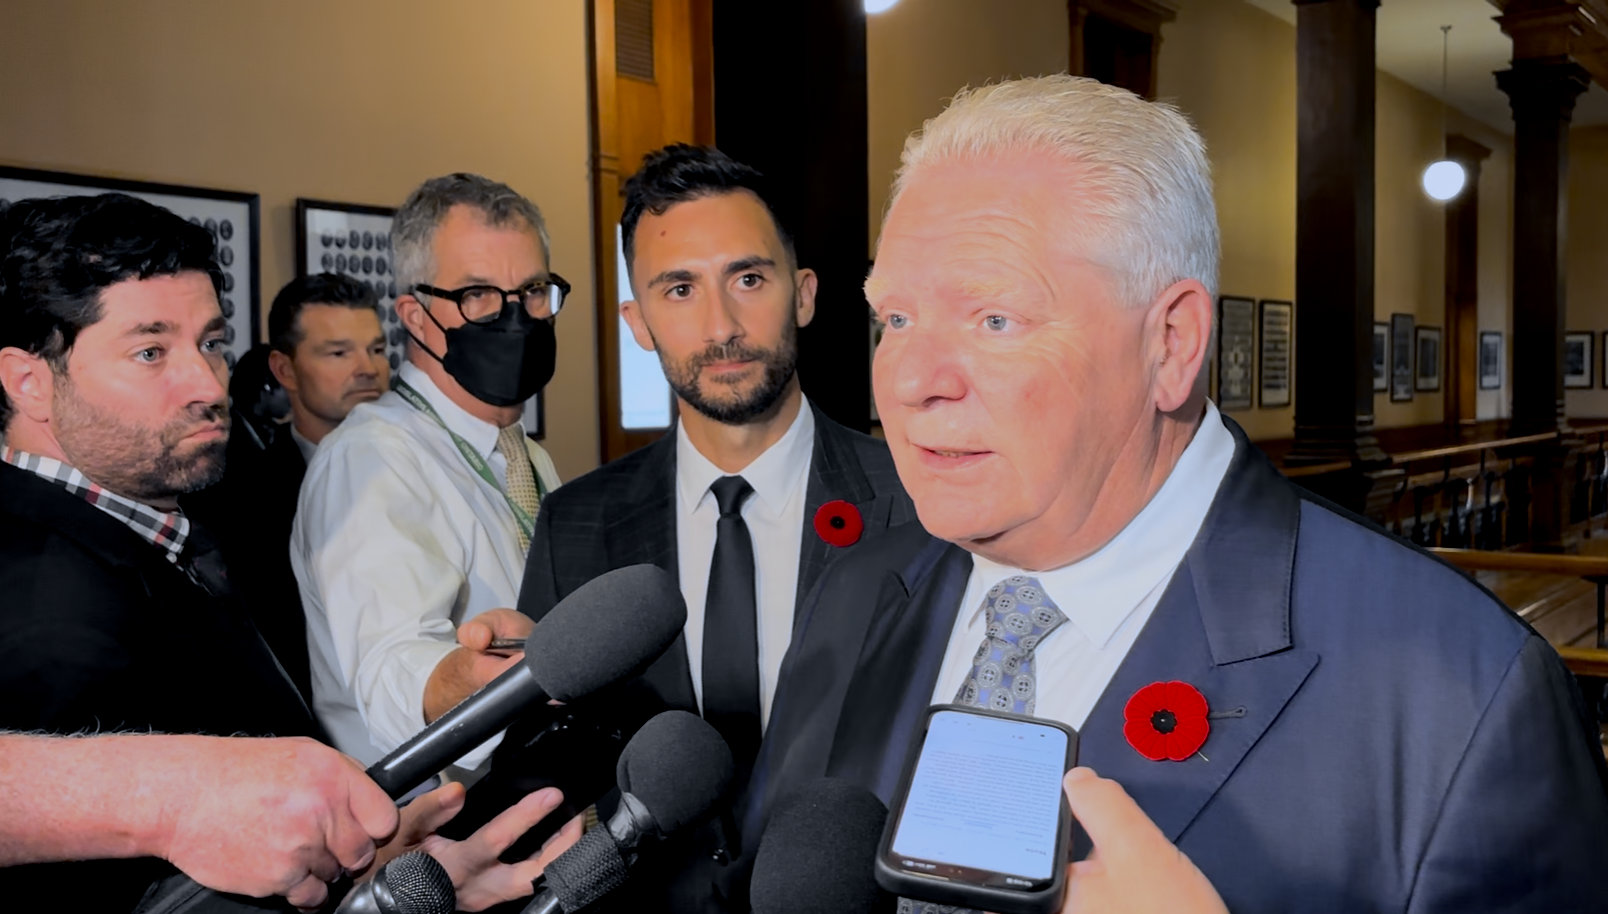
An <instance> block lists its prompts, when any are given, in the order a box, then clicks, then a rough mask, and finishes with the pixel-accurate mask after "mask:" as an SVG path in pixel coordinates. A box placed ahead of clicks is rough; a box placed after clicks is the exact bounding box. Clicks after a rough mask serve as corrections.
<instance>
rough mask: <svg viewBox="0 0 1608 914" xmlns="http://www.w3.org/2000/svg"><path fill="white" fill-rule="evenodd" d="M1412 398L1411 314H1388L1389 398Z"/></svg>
mask: <svg viewBox="0 0 1608 914" xmlns="http://www.w3.org/2000/svg"><path fill="white" fill-rule="evenodd" d="M1412 398H1413V316H1412V315H1411V314H1392V315H1391V316H1390V400H1391V402H1393V403H1402V402H1406V401H1407V400H1411V399H1412Z"/></svg>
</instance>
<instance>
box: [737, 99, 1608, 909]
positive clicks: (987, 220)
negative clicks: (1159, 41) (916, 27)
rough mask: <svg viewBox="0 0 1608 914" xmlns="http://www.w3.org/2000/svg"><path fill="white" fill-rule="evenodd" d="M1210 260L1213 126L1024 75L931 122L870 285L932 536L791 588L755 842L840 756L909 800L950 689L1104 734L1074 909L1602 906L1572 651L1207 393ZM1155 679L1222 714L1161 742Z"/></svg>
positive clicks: (914, 536) (1594, 749)
mask: <svg viewBox="0 0 1608 914" xmlns="http://www.w3.org/2000/svg"><path fill="white" fill-rule="evenodd" d="M1217 266H1218V230H1217V223H1216V217H1215V210H1214V203H1213V198H1212V191H1211V181H1210V177H1209V169H1208V166H1207V160H1206V152H1205V147H1204V143H1203V142H1202V140H1201V138H1200V136H1199V135H1198V134H1197V133H1196V132H1195V130H1194V129H1193V128H1192V127H1191V126H1190V124H1189V123H1188V121H1187V120H1186V119H1185V118H1184V117H1183V116H1181V115H1180V114H1179V113H1178V112H1177V111H1175V110H1174V109H1172V108H1170V107H1167V106H1163V105H1154V104H1150V103H1147V102H1144V101H1142V100H1141V99H1139V98H1138V97H1136V96H1134V95H1132V94H1131V93H1128V92H1126V91H1124V90H1121V89H1116V88H1113V87H1110V86H1104V85H1101V84H1099V83H1095V82H1093V81H1091V80H1084V79H1077V78H1073V77H1068V76H1052V77H1043V78H1038V79H1027V80H1020V81H1015V82H1008V83H1002V84H999V85H994V86H989V87H986V88H983V89H978V90H972V91H966V92H962V93H961V94H959V95H958V96H956V98H955V99H954V101H953V102H952V103H951V104H950V106H949V107H948V109H947V110H946V111H945V112H944V113H943V114H941V115H940V116H938V117H937V118H935V119H933V120H932V121H929V122H928V123H927V125H926V127H925V128H924V130H923V132H922V133H921V134H920V135H919V136H917V137H916V138H914V139H912V140H911V141H910V142H909V144H908V145H907V146H906V149H905V153H904V164H903V167H902V169H901V172H900V174H899V177H898V180H897V182H896V185H895V188H894V197H893V203H892V205H891V207H890V209H889V212H888V216H887V219H886V222H885V224H884V227H883V231H882V235H881V240H880V243H879V247H878V252H877V259H876V265H875V268H874V269H873V270H872V273H871V276H870V278H869V279H868V280H867V282H866V293H867V297H868V298H869V300H870V301H871V304H872V306H873V308H874V309H875V311H876V315H877V318H878V320H880V321H881V322H882V324H883V325H884V326H885V328H886V331H885V334H884V336H883V339H882V343H881V345H880V346H879V348H878V350H877V353H876V360H875V366H874V369H873V386H874V388H875V394H876V401H877V408H878V412H879V414H880V415H881V418H882V423H883V428H884V429H885V430H886V432H887V437H888V443H889V446H890V448H891V449H892V452H893V457H894V462H895V464H896V465H897V467H898V470H899V476H900V479H901V480H902V481H903V482H904V484H905V487H906V489H907V490H908V491H909V492H910V495H911V497H912V499H913V500H914V501H915V504H916V510H917V513H918V515H919V517H920V520H921V524H922V526H924V527H925V530H922V529H920V528H917V527H910V528H907V529H905V530H895V531H890V532H889V533H888V534H887V535H886V536H884V537H883V538H881V539H880V540H878V541H877V542H876V543H874V544H872V545H871V546H870V547H869V548H867V549H865V550H862V551H860V552H859V553H857V554H855V555H852V556H848V557H846V559H845V560H844V561H843V562H840V563H838V564H837V565H835V566H834V567H833V568H831V569H829V570H828V572H827V573H826V574H825V575H824V576H823V578H822V580H821V582H820V583H819V585H818V586H817V589H816V591H815V593H814V595H813V596H812V598H811V600H810V601H809V603H808V604H807V605H805V606H804V607H802V608H801V610H800V619H799V623H798V626H799V627H798V629H797V630H796V631H795V634H794V639H793V646H792V648H791V650H790V651H789V653H788V657H787V659H786V660H785V661H784V663H783V669H782V673H781V685H780V686H779V688H778V693H777V697H776V704H775V707H774V710H773V713H772V716H771V720H770V729H769V730H768V731H767V733H766V742H765V747H764V749H763V750H762V753H761V756H760V759H759V762H758V766H757V768H756V772H755V775H754V778H753V780H752V782H751V789H750V796H749V799H748V801H747V805H746V810H745V815H744V839H745V842H744V843H745V845H749V844H751V843H752V841H753V839H754V838H757V836H758V835H759V834H760V833H761V832H762V828H763V825H764V823H765V821H766V819H767V816H768V814H769V812H770V810H772V809H774V808H775V803H776V799H777V797H778V796H779V795H780V794H782V793H783V792H785V791H786V790H788V789H790V788H792V787H795V786H797V785H799V784H800V783H803V782H807V781H809V780H811V779H813V778H817V777H820V776H822V775H831V776H837V777H842V778H848V779H851V780H853V781H855V782H857V783H859V784H861V785H863V786H865V787H867V788H869V789H871V790H872V791H873V792H875V793H876V794H877V795H878V796H879V797H881V798H882V799H883V800H884V801H885V802H886V801H889V800H890V799H891V798H892V795H893V792H894V790H895V789H896V787H897V781H898V778H899V775H900V767H901V763H902V762H903V760H904V754H905V751H906V748H907V746H908V745H909V743H910V740H911V738H912V735H913V733H914V732H915V731H916V730H917V729H918V727H919V725H920V722H921V720H922V716H923V713H924V712H925V710H926V708H927V706H928V705H929V704H932V703H942V702H955V701H958V702H961V703H976V704H982V705H985V706H989V707H995V708H1000V707H1002V706H1009V707H1010V709H1012V710H1018V711H1021V712H1025V713H1028V714H1034V715H1037V716H1040V717H1045V718H1051V719H1054V720H1057V721H1061V722H1063V723H1066V724H1070V725H1071V726H1073V727H1076V728H1077V729H1078V730H1079V731H1080V742H1079V763H1080V764H1081V765H1083V766H1086V767H1083V768H1079V769H1076V770H1075V771H1074V772H1072V773H1071V774H1069V775H1068V777H1067V779H1066V781H1065V787H1066V792H1067V796H1068V799H1069V801H1070V803H1071V807H1072V811H1073V814H1074V815H1075V816H1076V817H1077V819H1078V821H1079V823H1080V825H1081V826H1082V827H1083V828H1084V829H1085V830H1086V832H1087V835H1088V837H1089V839H1090V840H1091V841H1092V844H1093V849H1094V854H1095V857H1094V859H1093V860H1082V861H1080V862H1078V863H1075V864H1073V865H1072V871H1071V874H1070V881H1069V883H1068V886H1069V888H1068V895H1067V900H1066V908H1065V910H1067V911H1097V910H1104V911H1110V910H1121V911H1158V912H1160V911H1167V912H1196V911H1223V910H1225V904H1226V909H1227V910H1233V911H1235V912H1236V914H1250V912H1261V911H1267V912H1287V911H1302V912H1317V911H1336V912H1341V911H1345V912H1354V911H1407V912H1431V911H1434V912H1441V911H1457V912H1474V911H1586V910H1604V909H1605V906H1608V896H1605V894H1604V893H1603V891H1602V883H1601V880H1602V874H1603V873H1605V872H1608V792H1605V788H1604V769H1603V757H1602V753H1601V748H1600V746H1598V745H1597V739H1596V738H1595V736H1594V735H1593V734H1592V733H1591V731H1590V728H1589V727H1588V725H1587V722H1586V720H1585V717H1584V714H1583V709H1582V707H1581V703H1580V701H1579V698H1578V694H1577V693H1576V690H1575V688H1574V684H1573V683H1572V682H1571V680H1570V678H1569V676H1568V673H1567V672H1566V671H1565V670H1564V668H1563V666H1562V664H1561V663H1560V662H1559V660H1558V657H1557V656H1556V654H1555V653H1554V652H1553V651H1552V649H1551V648H1550V647H1548V646H1547V644H1546V643H1545V642H1544V641H1543V640H1542V639H1541V638H1540V637H1539V636H1537V635H1536V633H1535V632H1534V631H1533V630H1531V629H1530V628H1529V627H1528V626H1526V625H1525V624H1524V622H1523V621H1521V620H1520V619H1518V618H1517V617H1516V616H1514V615H1513V614H1512V613H1511V612H1509V611H1508V610H1507V609H1506V608H1504V607H1503V606H1502V605H1501V604H1500V603H1498V602H1497V601H1496V599H1494V598H1493V597H1492V596H1491V595H1490V594H1489V593H1487V592H1486V591H1484V590H1482V589H1481V588H1480V587H1479V586H1478V585H1476V584H1474V583H1473V582H1471V581H1469V580H1468V579H1467V578H1465V577H1463V576H1462V575H1460V574H1459V573H1457V572H1456V571H1454V570H1452V569H1450V568H1448V567H1446V566H1444V565H1442V564H1440V563H1438V562H1436V561H1435V560H1433V559H1431V558H1429V557H1428V556H1426V555H1424V554H1423V553H1421V552H1418V551H1416V550H1414V549H1413V548H1412V547H1410V546H1408V545H1406V544H1404V543H1402V542H1399V541H1397V540H1395V539H1392V538H1390V537H1388V536H1386V535H1384V534H1382V533H1381V532H1380V531H1378V530H1377V529H1376V528H1374V527H1372V526H1371V525H1368V524H1367V523H1366V522H1363V521H1361V520H1360V519H1358V518H1355V517H1352V516H1349V515H1347V514H1345V513H1343V512H1342V511H1340V510H1338V509H1336V508H1335V507H1333V506H1331V505H1327V504H1325V503H1322V502H1319V501H1317V500H1315V499H1314V498H1312V497H1311V496H1310V495H1308V494H1307V493H1305V492H1303V491H1301V490H1300V489H1297V488H1296V487H1295V486H1294V485H1292V484H1291V483H1289V482H1288V481H1286V480H1285V479H1284V478H1283V477H1282V476H1280V475H1279V474H1278V473H1277V472H1276V471H1275V470H1274V469H1273V468H1272V467H1271V466H1269V464H1268V463H1267V461H1266V460H1265V459H1264V458H1263V457H1262V456H1261V454H1260V453H1258V452H1257V450H1256V448H1255V447H1253V446H1252V445H1251V444H1250V443H1249V442H1248V441H1247V440H1246V438H1245V435H1244V433H1243V432H1242V431H1241V430H1240V428H1239V426H1238V425H1236V424H1235V423H1234V422H1232V421H1231V420H1229V419H1227V418H1226V417H1224V416H1223V415H1222V414H1220V413H1219V412H1218V411H1217V408H1216V407H1215V406H1214V405H1212V403H1211V402H1210V401H1209V400H1208V399H1207V397H1206V378H1207V371H1206V362H1207V353H1208V350H1209V343H1210V340H1211V337H1212V314H1213V299H1214V296H1215V294H1216V280H1217ZM996 658H1000V659H996ZM1005 659H1008V660H1009V662H1005ZM1157 682H1183V683H1187V684H1188V685H1189V686H1190V687H1192V688H1193V689H1194V690H1197V691H1198V692H1199V693H1200V695H1201V696H1202V697H1203V698H1204V700H1205V705H1206V707H1207V708H1209V709H1210V710H1211V711H1213V712H1217V713H1218V715H1219V716H1217V717H1215V718H1212V719H1208V720H1195V721H1194V723H1193V724H1191V725H1190V726H1191V727H1192V728H1193V729H1194V730H1195V731H1196V735H1197V737H1199V736H1203V737H1204V742H1203V743H1199V744H1195V743H1190V744H1185V745H1182V746H1172V747H1166V748H1164V749H1162V751H1158V747H1157V746H1154V745H1152V742H1161V741H1164V737H1168V736H1170V735H1171V733H1172V732H1178V733H1180V734H1181V733H1182V731H1183V728H1184V724H1185V720H1184V716H1185V712H1186V711H1187V710H1190V709H1186V708H1185V707H1183V706H1178V707H1177V708H1176V712H1175V713H1173V714H1162V713H1152V712H1159V711H1165V710H1168V708H1167V707H1166V706H1165V705H1162V706H1157V707H1154V708H1148V709H1146V710H1145V711H1144V713H1143V714H1141V715H1140V720H1139V722H1138V724H1137V725H1136V726H1130V725H1128V722H1127V721H1125V716H1126V715H1125V713H1124V710H1125V706H1126V705H1127V704H1128V703H1129V701H1130V698H1131V697H1132V696H1134V695H1136V694H1138V693H1139V692H1140V691H1141V690H1144V689H1145V688H1146V687H1147V686H1149V685H1150V684H1152V683H1157ZM1146 694H1149V693H1148V692H1147V693H1146ZM1167 701H1171V699H1168V700H1167ZM1193 710H1194V712H1196V713H1195V715H1194V716H1196V717H1204V712H1205V708H1199V707H1197V708H1195V709H1193ZM1147 728H1148V729H1147ZM1151 737H1154V739H1152V738H1151ZM1175 738H1176V737H1175ZM1155 756H1160V758H1159V759H1157V760H1152V757H1155ZM1090 769H1092V772H1091V771H1090ZM1096 773H1097V774H1098V776H1097V775H1096ZM1007 789H1009V785H1007V784H990V782H989V781H988V779H987V778H986V777H979V778H978V779H977V782H976V787H975V794H974V795H971V796H967V797H963V798H957V799H959V800H962V801H974V802H976V803H978V804H984V805H986V804H988V802H989V798H990V791H993V790H1007ZM1087 850H1088V848H1087V847H1083V848H1081V849H1079V851H1078V853H1083V852H1087ZM1075 859H1076V855H1075ZM907 909H909V910H914V911H918V912H919V911H923V910H925V909H926V906H925V905H924V904H921V903H916V904H911V905H909V906H908V908H907Z"/></svg>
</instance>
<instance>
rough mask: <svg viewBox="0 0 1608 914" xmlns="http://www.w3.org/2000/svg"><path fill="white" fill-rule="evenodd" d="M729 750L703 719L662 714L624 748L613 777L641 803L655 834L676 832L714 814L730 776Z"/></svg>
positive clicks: (729, 781) (681, 714)
mask: <svg viewBox="0 0 1608 914" xmlns="http://www.w3.org/2000/svg"><path fill="white" fill-rule="evenodd" d="M733 771H734V769H733V765H732V760H731V749H730V748H728V747H727V746H726V741H725V740H724V739H722V738H721V737H720V734H719V733H717V732H716V731H715V728H714V727H711V726H710V725H708V724H707V723H704V720H703V718H701V717H699V716H698V715H696V714H690V713H688V712H686V711H665V712H664V713H662V714H658V715H655V716H654V717H653V718H652V719H651V720H649V721H648V722H647V723H645V724H643V725H642V729H640V730H638V731H637V732H636V735H635V736H633V737H631V741H630V742H629V743H626V745H625V750H624V751H623V752H621V753H620V761H619V762H618V763H617V764H616V765H615V766H614V776H615V779H616V780H617V781H618V783H619V787H620V792H622V793H629V794H631V795H632V796H634V797H636V798H637V799H638V800H641V801H642V805H643V806H645V807H647V810H648V812H649V813H651V814H652V815H653V821H654V823H655V824H657V825H658V826H659V834H661V835H668V834H670V833H671V832H675V831H680V830H681V829H682V828H685V827H686V826H688V825H691V824H692V823H694V822H696V821H698V820H699V819H701V818H703V817H704V815H705V814H706V813H708V812H709V810H711V809H713V808H714V806H715V803H716V802H717V801H718V800H719V799H720V797H721V795H722V794H724V793H725V792H726V788H727V787H729V786H730V785H731V779H732V775H733Z"/></svg>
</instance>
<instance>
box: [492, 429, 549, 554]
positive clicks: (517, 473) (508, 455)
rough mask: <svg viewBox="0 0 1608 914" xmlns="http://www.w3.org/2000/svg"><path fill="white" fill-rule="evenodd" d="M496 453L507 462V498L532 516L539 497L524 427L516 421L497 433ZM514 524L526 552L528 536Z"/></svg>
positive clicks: (521, 546) (528, 543)
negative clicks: (526, 445)
mask: <svg viewBox="0 0 1608 914" xmlns="http://www.w3.org/2000/svg"><path fill="white" fill-rule="evenodd" d="M497 453H499V454H501V455H503V459H504V460H506V461H507V462H508V497H509V498H510V499H512V500H513V502H514V504H516V505H518V506H519V507H520V510H522V511H524V512H525V513H526V514H529V515H530V516H531V517H535V516H536V510H537V508H538V507H539V506H540V504H541V496H540V495H539V494H538V493H537V491H536V469H535V467H532V466H531V464H530V451H529V450H527V449H526V448H525V430H524V429H523V428H520V427H519V425H517V424H515V425H510V426H508V427H507V428H505V429H503V430H502V431H500V432H498V433H497ZM514 526H515V528H516V529H518V531H519V551H520V552H525V551H526V550H528V549H529V548H530V537H528V536H526V535H525V529H524V528H523V527H520V526H519V525H518V524H515V525H514Z"/></svg>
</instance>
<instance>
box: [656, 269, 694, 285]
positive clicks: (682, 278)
mask: <svg viewBox="0 0 1608 914" xmlns="http://www.w3.org/2000/svg"><path fill="white" fill-rule="evenodd" d="M697 281H698V274H697V273H694V272H693V271H691V270H665V271H664V272H663V273H660V274H659V275H658V276H655V277H653V278H652V279H650V280H648V288H650V289H651V288H653V287H655V286H661V285H664V284H665V283H678V284H679V283H684V282H697Z"/></svg>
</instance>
